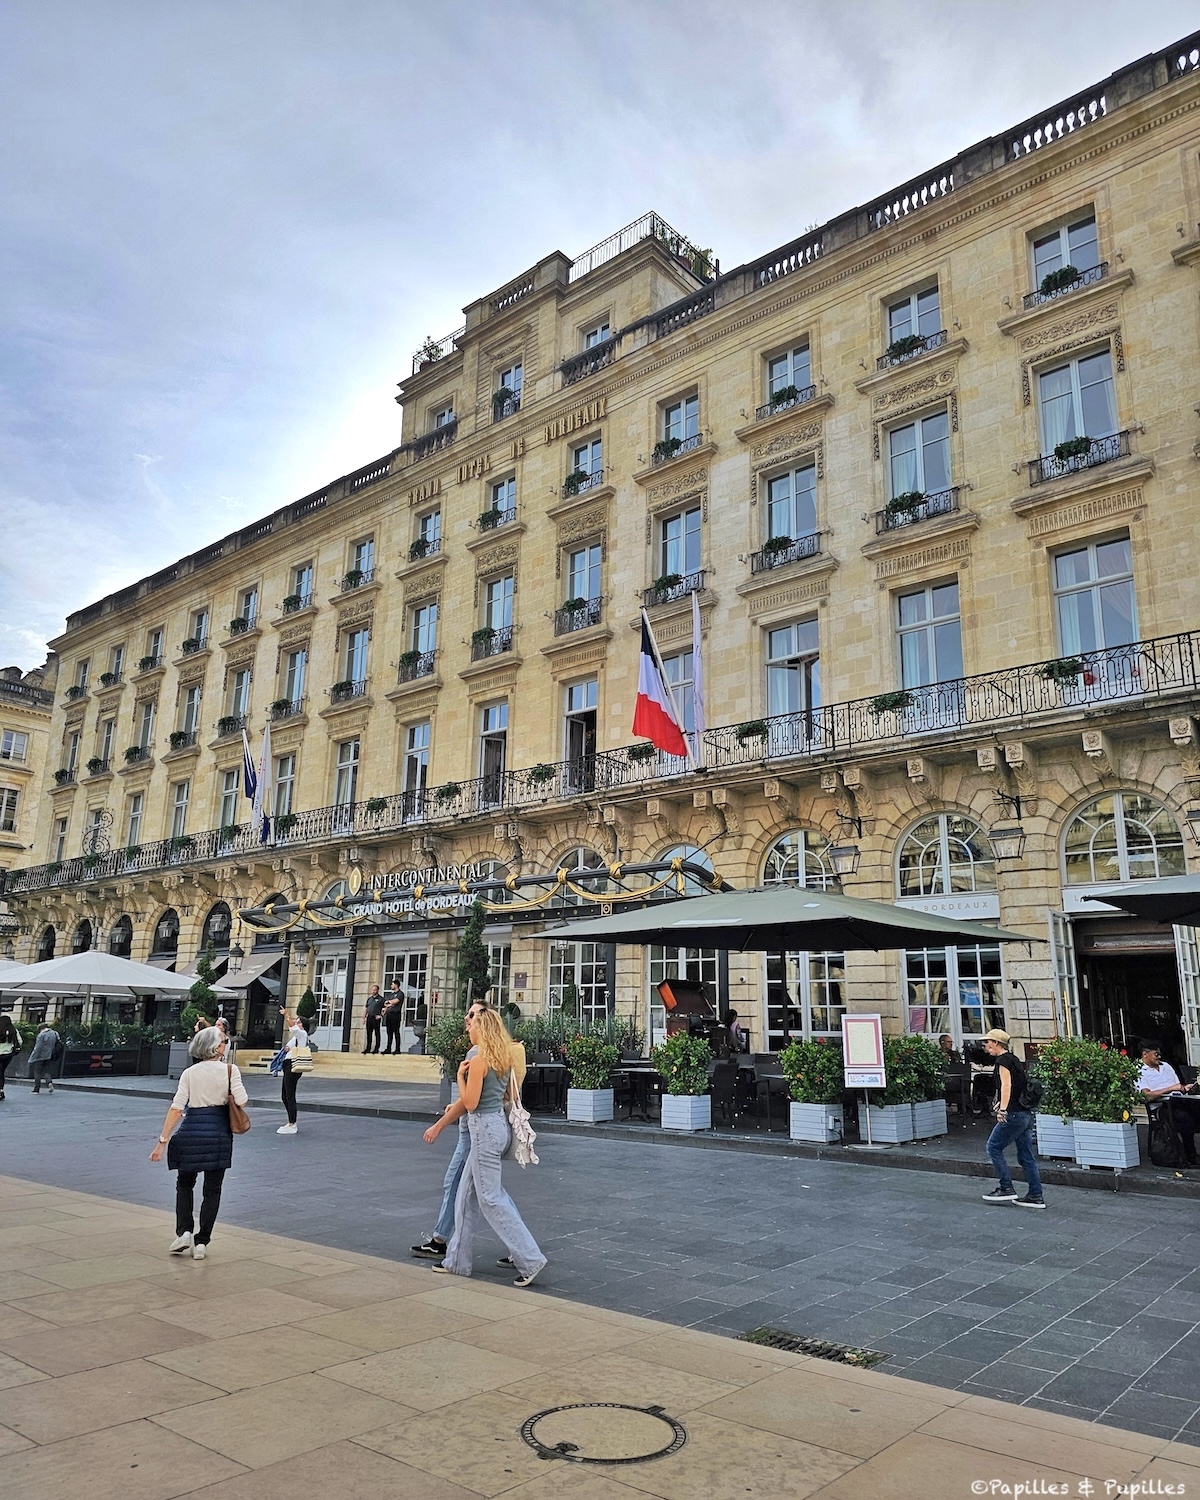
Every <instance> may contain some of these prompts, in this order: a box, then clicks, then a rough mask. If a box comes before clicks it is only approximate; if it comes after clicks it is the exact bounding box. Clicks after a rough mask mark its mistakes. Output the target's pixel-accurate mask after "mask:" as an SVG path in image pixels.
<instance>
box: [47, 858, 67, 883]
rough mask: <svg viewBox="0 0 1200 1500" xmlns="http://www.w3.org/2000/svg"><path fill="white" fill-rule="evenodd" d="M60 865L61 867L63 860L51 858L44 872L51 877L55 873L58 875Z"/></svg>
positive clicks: (60, 869)
mask: <svg viewBox="0 0 1200 1500" xmlns="http://www.w3.org/2000/svg"><path fill="white" fill-rule="evenodd" d="M62 867H63V862H62V860H61V859H53V860H51V861H50V863H49V864H48V865H47V866H46V874H47V875H49V876H50V877H51V879H53V878H54V876H55V875H58V874H60V873H61V871H62Z"/></svg>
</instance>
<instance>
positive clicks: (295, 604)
mask: <svg viewBox="0 0 1200 1500" xmlns="http://www.w3.org/2000/svg"><path fill="white" fill-rule="evenodd" d="M303 603H304V595H303V594H285V595H284V597H283V612H284V614H285V615H290V614H293V613H294V612H295V611H296V610H298V609H299V608H300V606H301V604H303Z"/></svg>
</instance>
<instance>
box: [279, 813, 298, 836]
mask: <svg viewBox="0 0 1200 1500" xmlns="http://www.w3.org/2000/svg"><path fill="white" fill-rule="evenodd" d="M298 821H299V814H298V813H280V814H279V816H278V817H277V818H276V819H275V821H274V823H273V825H272V826H273V827H274V830H275V836H276V838H281V839H282V838H286V837H287V836H288V834H289V833H291V831H292V829H293V828H295V826H296V824H297V822H298Z"/></svg>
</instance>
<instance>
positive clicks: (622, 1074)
mask: <svg viewBox="0 0 1200 1500" xmlns="http://www.w3.org/2000/svg"><path fill="white" fill-rule="evenodd" d="M613 1077H614V1078H627V1079H628V1080H629V1115H628V1118H629V1119H631V1120H632V1119H633V1115H634V1111H635V1110H636V1111H637V1116H638V1119H639V1120H645V1121H646V1123H647V1124H649V1122H650V1099H651V1096H652V1094H653V1093H654V1080H655V1079H656V1078H657V1079H658V1080H659V1082H660V1083H661V1081H662V1076H661V1074H660V1073H659V1072H658V1069H657V1068H652V1067H650V1066H649V1064H645V1065H643V1066H641V1067H639V1066H638V1065H637V1064H636V1063H631V1064H627V1065H626V1066H625V1067H621V1068H614V1069H613Z"/></svg>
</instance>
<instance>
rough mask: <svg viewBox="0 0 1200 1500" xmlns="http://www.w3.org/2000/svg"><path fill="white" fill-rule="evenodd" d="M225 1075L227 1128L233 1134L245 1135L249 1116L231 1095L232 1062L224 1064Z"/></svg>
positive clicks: (248, 1125)
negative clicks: (227, 1091) (227, 1109)
mask: <svg viewBox="0 0 1200 1500" xmlns="http://www.w3.org/2000/svg"><path fill="white" fill-rule="evenodd" d="M225 1076H226V1078H227V1079H228V1080H229V1128H230V1130H232V1131H233V1133H234V1135H245V1134H246V1132H247V1130H249V1129H250V1116H249V1115H248V1114H247V1113H246V1111H245V1110H244V1109H243V1108H242V1106H241V1105H240V1104H239V1103H238V1102H237V1100H236V1099H235V1098H234V1097H233V1064H232V1063H226V1064H225Z"/></svg>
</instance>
